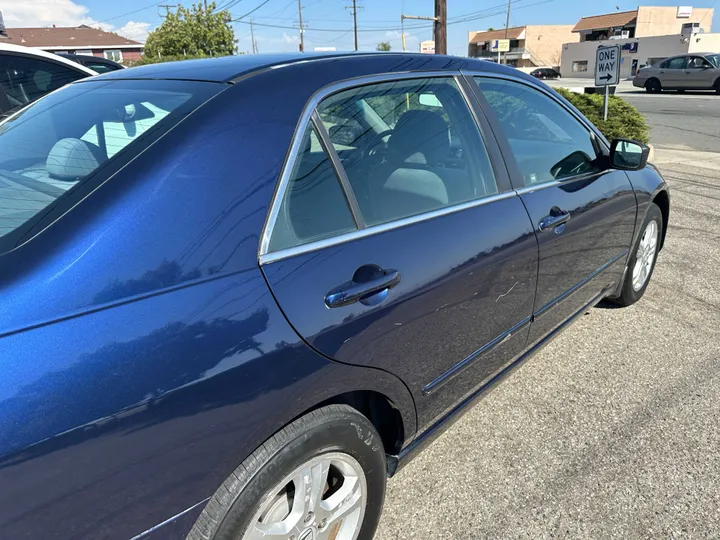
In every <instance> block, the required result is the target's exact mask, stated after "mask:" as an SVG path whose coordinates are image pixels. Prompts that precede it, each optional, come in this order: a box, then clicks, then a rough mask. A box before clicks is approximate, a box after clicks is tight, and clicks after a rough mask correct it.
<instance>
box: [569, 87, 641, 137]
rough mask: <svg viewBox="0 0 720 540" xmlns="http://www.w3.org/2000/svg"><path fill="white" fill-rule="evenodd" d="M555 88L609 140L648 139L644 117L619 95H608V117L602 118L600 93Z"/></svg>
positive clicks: (602, 97)
mask: <svg viewBox="0 0 720 540" xmlns="http://www.w3.org/2000/svg"><path fill="white" fill-rule="evenodd" d="M555 90H556V91H557V93H558V94H560V95H561V96H562V97H564V98H565V99H567V100H568V101H569V102H570V103H572V104H573V105H574V106H575V108H576V109H577V110H579V111H580V112H581V113H583V114H584V115H585V117H586V118H587V119H588V120H590V121H591V122H592V123H593V124H595V125H596V126H597V128H598V129H599V130H600V132H601V133H602V134H603V135H605V137H607V138H608V139H609V140H613V139H617V138H619V137H623V138H626V139H635V140H637V141H640V142H643V143H647V142H648V141H649V140H650V129H649V127H648V125H647V122H646V121H645V117H644V116H643V115H642V114H641V113H640V111H638V110H637V109H636V108H635V107H633V106H632V105H630V104H629V103H628V102H627V101H625V100H624V99H622V98H621V97H618V96H610V97H609V101H608V119H607V120H603V99H604V96H603V95H602V94H577V93H575V92H570V91H569V90H566V89H564V88H556V89H555Z"/></svg>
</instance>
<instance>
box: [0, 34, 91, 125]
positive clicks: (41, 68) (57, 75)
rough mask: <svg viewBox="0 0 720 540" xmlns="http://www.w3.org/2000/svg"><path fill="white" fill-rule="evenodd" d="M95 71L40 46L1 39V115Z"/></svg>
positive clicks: (89, 75) (0, 116)
mask: <svg viewBox="0 0 720 540" xmlns="http://www.w3.org/2000/svg"><path fill="white" fill-rule="evenodd" d="M93 75H97V73H96V72H95V71H93V70H92V69H89V68H87V67H85V66H82V65H80V64H76V63H75V62H71V61H70V60H67V59H66V58H62V57H60V56H58V55H55V54H50V53H47V52H45V51H41V50H40V49H34V48H31V47H23V46H20V45H11V44H7V43H0V118H2V117H3V116H6V115H7V114H8V113H9V112H11V111H13V110H16V109H18V108H20V107H23V106H25V105H27V104H28V103H30V102H32V101H34V100H36V99H38V98H40V97H42V96H44V95H45V94H47V93H49V92H52V91H53V90H57V89H58V88H60V87H62V86H64V85H66V84H68V83H71V82H73V81H77V80H79V79H83V78H85V77H91V76H93Z"/></svg>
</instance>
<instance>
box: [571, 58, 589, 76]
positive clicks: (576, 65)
mask: <svg viewBox="0 0 720 540" xmlns="http://www.w3.org/2000/svg"><path fill="white" fill-rule="evenodd" d="M572 70H573V73H582V72H585V71H587V70H588V61H587V60H578V61H577V62H573V63H572Z"/></svg>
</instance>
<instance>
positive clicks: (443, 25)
mask: <svg viewBox="0 0 720 540" xmlns="http://www.w3.org/2000/svg"><path fill="white" fill-rule="evenodd" d="M435 54H447V0H435Z"/></svg>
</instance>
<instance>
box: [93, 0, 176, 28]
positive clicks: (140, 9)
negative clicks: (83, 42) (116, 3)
mask: <svg viewBox="0 0 720 540" xmlns="http://www.w3.org/2000/svg"><path fill="white" fill-rule="evenodd" d="M160 1H161V2H162V0H160ZM159 4H160V2H154V3H152V4H150V5H148V6H145V7H141V8H139V9H136V10H134V11H128V12H127V13H123V14H122V15H115V16H114V17H110V18H109V19H105V20H103V21H97V22H98V23H104V22H108V21H114V20H115V19H120V18H121V17H127V16H128V15H132V14H133V13H139V12H141V11H145V10H146V9H150V8H153V7H155V6H157V5H159Z"/></svg>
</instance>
